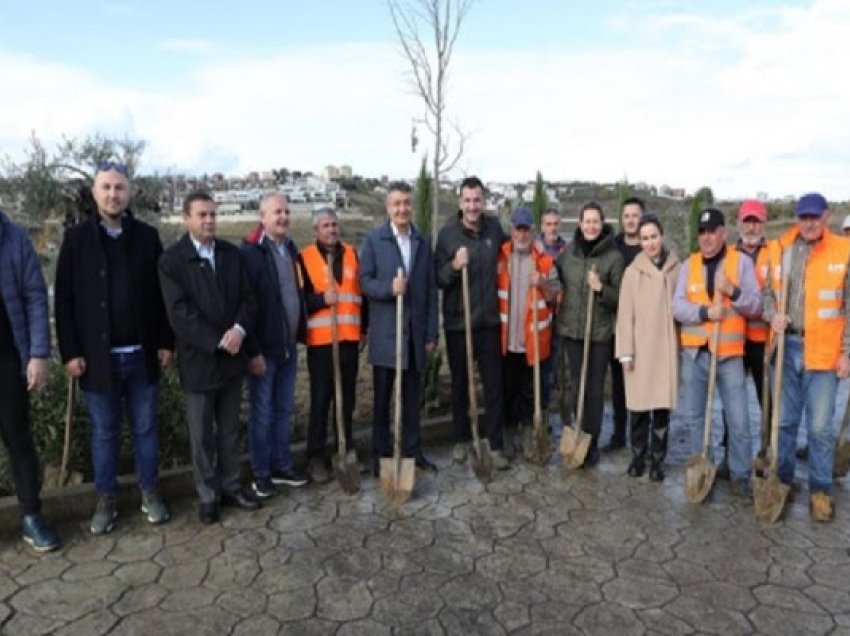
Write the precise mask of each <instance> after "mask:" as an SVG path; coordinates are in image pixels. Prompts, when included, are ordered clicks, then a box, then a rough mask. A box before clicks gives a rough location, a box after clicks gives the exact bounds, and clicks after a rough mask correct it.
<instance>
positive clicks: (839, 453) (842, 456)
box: [832, 439, 850, 477]
mask: <svg viewBox="0 0 850 636" xmlns="http://www.w3.org/2000/svg"><path fill="white" fill-rule="evenodd" d="M848 472H850V440H847V439H842V440H839V441H838V444H836V445H835V461H834V463H833V465H832V476H833V477H844V476H845V475H847V473H848Z"/></svg>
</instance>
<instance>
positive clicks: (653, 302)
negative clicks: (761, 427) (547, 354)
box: [615, 215, 679, 481]
mask: <svg viewBox="0 0 850 636" xmlns="http://www.w3.org/2000/svg"><path fill="white" fill-rule="evenodd" d="M639 231H640V244H641V253H640V254H638V255H637V256H636V257H635V260H634V261H633V262H632V264H631V265H629V266H628V267H627V268H626V272H625V274H624V275H623V282H622V285H621V287H620V302H619V305H618V310H617V333H616V339H615V340H616V345H617V349H616V351H615V355H616V356H617V358H618V359H619V361H620V363H621V364H622V365H623V371H624V374H623V375H624V378H625V384H626V406H627V408H628V409H629V411H631V413H632V453H633V456H632V462H631V464H630V465H629V471H628V472H629V475H631V476H632V477H640V476H641V475H643V473H644V471H645V470H646V464H647V455H648V456H649V464H650V468H649V478H650V479H652V480H653V481H662V480H663V479H664V457H665V456H666V455H667V429H668V426H669V423H670V409H671V408H673V407H674V406H675V405H676V397H677V396H676V389H677V385H678V382H679V369H678V364H679V362H678V360H679V350H678V346H679V340H678V334H677V332H676V324H675V322H674V321H673V312H672V309H671V298H672V297H673V288H674V287H675V286H676V276H677V275H678V271H679V259H678V258H676V255H675V254H673V253H671V252H670V251H669V250H668V249H667V247H666V246H665V245H664V230H663V228H662V227H661V223H660V221H659V220H658V218H657V217H655V216H654V215H646V216H645V217H644V218H643V219H642V220H641V222H640V230H639ZM650 429H651V430H652V440H651V441H650V439H649V437H650V435H649V431H650Z"/></svg>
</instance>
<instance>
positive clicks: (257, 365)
mask: <svg viewBox="0 0 850 636" xmlns="http://www.w3.org/2000/svg"><path fill="white" fill-rule="evenodd" d="M248 373H250V374H251V375H255V376H257V377H258V378H262V377H263V376H264V375H265V374H266V359H265V358H264V357H263V354H259V355H256V356H254V357H253V358H251V359H250V360H248Z"/></svg>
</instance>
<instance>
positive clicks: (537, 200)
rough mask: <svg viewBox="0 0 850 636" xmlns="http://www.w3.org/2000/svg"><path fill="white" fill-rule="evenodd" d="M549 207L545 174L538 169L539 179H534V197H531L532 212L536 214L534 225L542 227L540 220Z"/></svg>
mask: <svg viewBox="0 0 850 636" xmlns="http://www.w3.org/2000/svg"><path fill="white" fill-rule="evenodd" d="M548 208H549V197H548V196H547V195H546V184H545V183H544V182H543V175H542V174H540V171H539V170H538V171H537V179H535V181H534V197H533V198H532V199H531V213H532V215H533V216H534V227H536V228H539V227H540V220H541V219H542V218H543V215H544V214H545V213H546V210H547V209H548Z"/></svg>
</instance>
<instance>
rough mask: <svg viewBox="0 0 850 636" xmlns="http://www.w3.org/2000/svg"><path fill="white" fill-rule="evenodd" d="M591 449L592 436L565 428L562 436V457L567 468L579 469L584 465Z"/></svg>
mask: <svg viewBox="0 0 850 636" xmlns="http://www.w3.org/2000/svg"><path fill="white" fill-rule="evenodd" d="M589 448H590V435H588V434H587V433H585V432H584V431H580V430H576V429H575V428H572V427H564V432H563V434H562V435H561V457H562V458H563V460H564V466H565V467H567V468H579V467H581V466H582V465H583V464H584V458H585V457H587V450H588V449H589Z"/></svg>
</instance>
